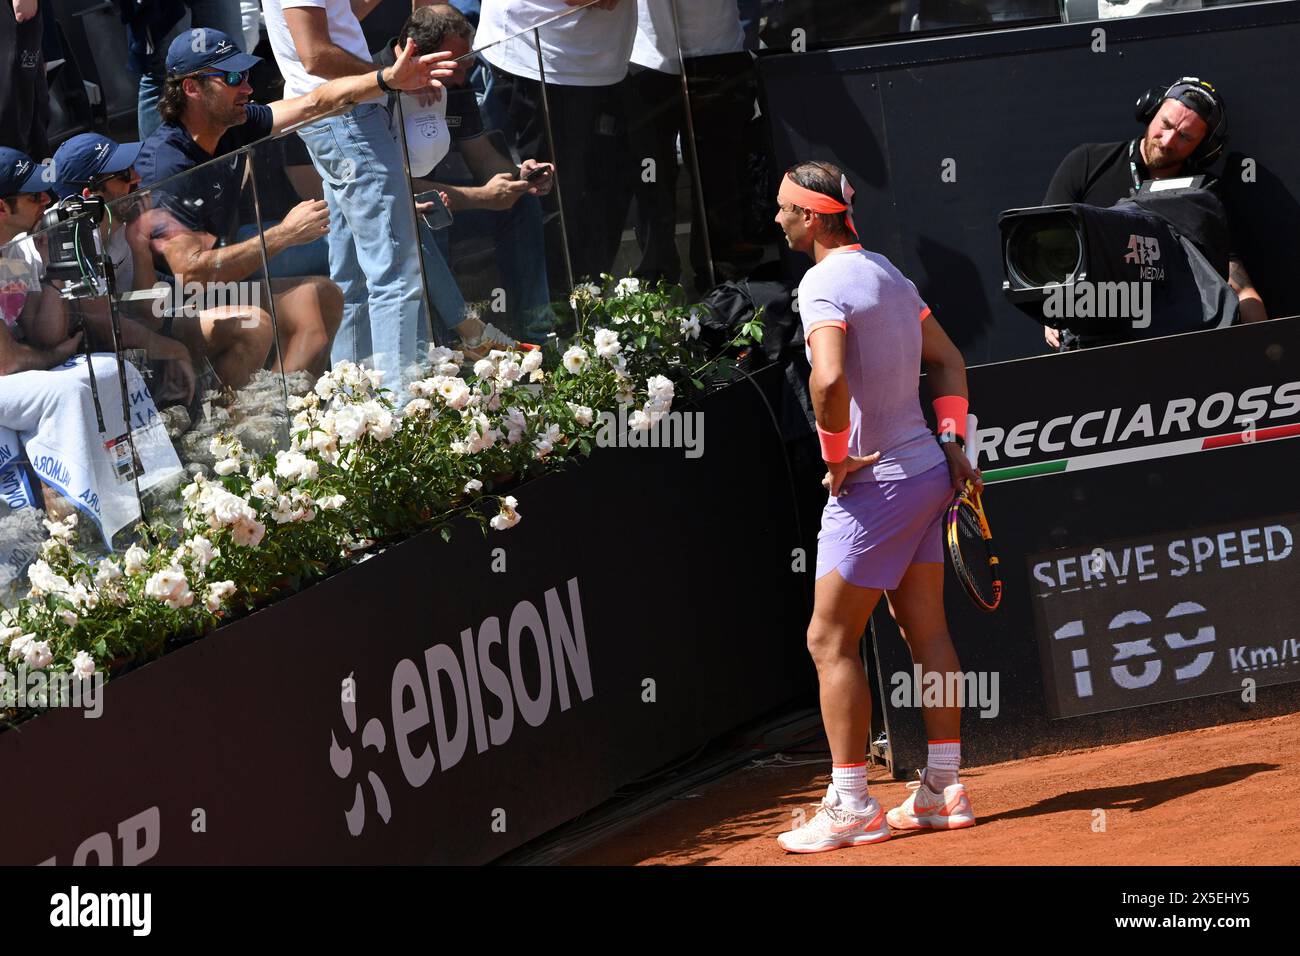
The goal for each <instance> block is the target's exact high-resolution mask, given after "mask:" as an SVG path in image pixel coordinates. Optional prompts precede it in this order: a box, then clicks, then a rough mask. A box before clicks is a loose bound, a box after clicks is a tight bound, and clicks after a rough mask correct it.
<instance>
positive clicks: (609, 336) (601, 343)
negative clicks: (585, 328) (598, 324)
mask: <svg viewBox="0 0 1300 956" xmlns="http://www.w3.org/2000/svg"><path fill="white" fill-rule="evenodd" d="M593 341H594V342H595V344H596V354H597V355H599V356H600V357H601V358H612V357H613V356H615V355H617V354H618V353H619V350H620V349H621V348H622V346H621V345H620V344H619V341H618V333H617V332H615V331H614V330H613V329H597V330H596V336H595V338H594V340H593Z"/></svg>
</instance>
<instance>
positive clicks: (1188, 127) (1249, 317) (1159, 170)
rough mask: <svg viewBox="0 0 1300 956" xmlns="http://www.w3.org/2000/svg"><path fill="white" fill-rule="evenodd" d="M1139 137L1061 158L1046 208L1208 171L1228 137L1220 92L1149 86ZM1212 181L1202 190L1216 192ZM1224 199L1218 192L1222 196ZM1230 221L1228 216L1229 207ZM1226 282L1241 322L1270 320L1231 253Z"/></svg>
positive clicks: (1050, 337)
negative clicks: (1237, 303) (1238, 309)
mask: <svg viewBox="0 0 1300 956" xmlns="http://www.w3.org/2000/svg"><path fill="white" fill-rule="evenodd" d="M1136 112H1137V118H1138V120H1139V122H1142V123H1145V124H1146V130H1145V132H1144V133H1143V135H1142V136H1141V137H1139V138H1137V139H1132V140H1127V141H1124V142H1118V143H1084V144H1082V145H1079V146H1076V147H1075V148H1074V149H1073V150H1071V151H1070V152H1069V154H1068V155H1067V156H1066V157H1065V158H1064V159H1063V160H1062V161H1061V164H1060V166H1058V167H1057V170H1056V172H1055V173H1054V174H1053V175H1052V181H1051V184H1050V185H1049V186H1048V187H1047V195H1045V196H1044V197H1043V205H1045V206H1051V205H1057V204H1064V203H1086V204H1087V205H1090V206H1103V207H1108V206H1113V205H1114V204H1115V203H1117V202H1119V201H1120V200H1121V199H1126V198H1128V197H1129V196H1131V195H1133V194H1134V193H1135V192H1136V191H1137V189H1138V187H1139V186H1140V185H1141V184H1142V183H1143V182H1145V181H1146V180H1149V179H1156V180H1159V179H1169V178H1172V177H1177V176H1193V175H1208V174H1207V170H1208V168H1209V167H1210V166H1211V165H1212V164H1213V163H1214V161H1215V160H1216V159H1218V158H1219V155H1220V154H1221V153H1222V152H1223V147H1224V145H1225V143H1226V140H1227V136H1228V118H1227V109H1226V106H1225V104H1224V100H1223V97H1222V95H1221V94H1220V93H1219V92H1218V91H1217V90H1216V89H1215V88H1214V87H1213V86H1212V85H1211V84H1209V83H1208V82H1205V81H1204V80H1199V79H1197V78H1195V77H1182V78H1180V79H1179V80H1178V82H1176V83H1174V84H1173V85H1172V86H1169V87H1167V88H1153V89H1151V90H1149V91H1148V92H1147V93H1146V94H1145V95H1144V96H1143V97H1142V98H1141V99H1140V100H1139V101H1138V106H1137V111H1136ZM1217 182H1218V180H1217V178H1215V177H1213V176H1209V177H1208V181H1207V183H1206V186H1205V188H1207V189H1210V190H1211V191H1214V192H1216V194H1218V190H1217V188H1216V186H1217ZM1222 198H1223V196H1222V195H1220V199H1222ZM1228 212H1229V219H1231V210H1229V211H1228ZM1228 282H1229V284H1230V285H1231V287H1232V290H1233V291H1234V292H1235V293H1236V294H1237V298H1238V300H1239V303H1240V306H1239V308H1240V313H1241V320H1242V321H1243V322H1261V321H1263V320H1265V319H1267V318H1268V313H1267V312H1266V311H1265V309H1264V302H1263V299H1261V298H1260V295H1259V292H1258V291H1257V290H1256V289H1255V287H1254V285H1253V283H1252V282H1251V280H1250V276H1249V274H1247V272H1246V267H1245V265H1244V264H1243V263H1242V261H1241V258H1240V256H1238V255H1236V254H1235V253H1230V254H1229V262H1228ZM1044 338H1045V339H1046V341H1047V344H1048V345H1049V346H1051V347H1052V348H1054V349H1057V348H1062V347H1063V346H1062V341H1063V340H1064V343H1065V345H1064V347H1065V348H1069V347H1071V336H1070V334H1069V333H1068V332H1067V333H1066V334H1065V336H1064V337H1062V335H1061V333H1060V332H1058V330H1056V329H1053V328H1046V329H1045V330H1044Z"/></svg>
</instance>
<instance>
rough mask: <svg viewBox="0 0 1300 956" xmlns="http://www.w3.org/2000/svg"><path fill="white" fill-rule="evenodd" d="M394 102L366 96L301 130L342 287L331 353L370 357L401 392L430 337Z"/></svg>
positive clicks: (346, 357)
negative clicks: (407, 370) (406, 372)
mask: <svg viewBox="0 0 1300 956" xmlns="http://www.w3.org/2000/svg"><path fill="white" fill-rule="evenodd" d="M389 123H390V120H389V114H388V108H387V107H386V106H382V105H380V104H378V103H365V104H362V105H361V106H358V107H357V108H356V109H354V110H353V111H352V112H351V113H348V114H346V115H344V116H335V117H331V118H329V119H325V120H321V121H320V122H319V123H313V124H312V125H310V126H307V127H305V128H303V129H301V130H299V131H298V135H299V136H300V137H302V141H303V142H304V143H305V144H306V146H307V151H308V152H309V153H310V154H311V158H312V163H313V164H314V165H315V166H316V170H317V172H319V173H320V175H321V179H322V180H323V181H324V186H325V202H326V204H327V205H328V206H329V214H330V231H329V260H330V278H331V279H333V280H334V282H335V283H337V284H338V286H339V288H340V289H341V290H342V292H343V322H342V324H341V325H340V326H339V331H338V335H337V336H335V338H334V347H333V349H332V350H331V352H330V357H331V358H332V359H333V360H334V361H335V362H339V361H343V360H348V361H352V362H359V361H361V360H363V359H366V358H372V359H373V362H374V366H375V368H377V369H380V370H381V371H383V372H384V383H385V385H387V386H388V387H389V388H391V389H393V390H394V391H397V389H398V387H399V385H400V383H401V371H402V369H403V368H404V367H405V366H406V365H408V364H409V363H411V362H414V361H415V360H416V358H417V357H418V352H417V348H418V340H419V339H421V338H424V339H427V338H428V323H427V321H425V320H424V317H423V315H422V312H423V309H422V296H421V292H420V261H419V255H418V254H417V252H416V242H417V241H418V240H417V238H416V226H415V218H414V216H413V215H412V214H411V212H410V200H409V198H407V197H409V196H410V192H411V186H410V183H409V182H408V181H407V178H406V170H405V165H404V164H403V161H402V150H401V147H400V146H399V145H398V143H397V140H396V139H394V137H393V133H392V131H391V129H390V127H389Z"/></svg>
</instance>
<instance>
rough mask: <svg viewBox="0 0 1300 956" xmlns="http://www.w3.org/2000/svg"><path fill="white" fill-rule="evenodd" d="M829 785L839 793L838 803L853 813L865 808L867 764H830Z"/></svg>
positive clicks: (860, 811) (867, 798) (867, 797)
mask: <svg viewBox="0 0 1300 956" xmlns="http://www.w3.org/2000/svg"><path fill="white" fill-rule="evenodd" d="M831 786H833V787H834V788H835V792H836V793H838V794H839V795H840V805H841V806H842V807H844V808H846V809H848V810H852V811H853V812H854V813H862V812H863V811H864V810H866V809H867V801H868V800H869V799H871V798H870V797H869V796H868V795H867V765H866V763H853V764H847V765H841V764H832V765H831Z"/></svg>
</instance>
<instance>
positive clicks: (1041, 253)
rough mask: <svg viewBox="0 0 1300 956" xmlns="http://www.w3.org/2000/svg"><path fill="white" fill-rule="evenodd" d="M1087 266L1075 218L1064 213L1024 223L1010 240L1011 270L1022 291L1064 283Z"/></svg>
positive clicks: (1008, 248)
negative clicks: (1028, 288)
mask: <svg viewBox="0 0 1300 956" xmlns="http://www.w3.org/2000/svg"><path fill="white" fill-rule="evenodd" d="M1082 264H1083V244H1082V243H1081V242H1080V240H1079V230H1078V228H1077V226H1076V225H1075V221H1074V218H1073V217H1072V216H1067V215H1065V214H1063V213H1052V214H1051V215H1046V216H1031V217H1027V218H1025V219H1021V220H1020V221H1019V222H1017V223H1015V225H1013V226H1012V228H1011V235H1010V236H1008V237H1007V266H1008V267H1009V268H1010V270H1011V273H1012V275H1013V276H1014V277H1015V279H1016V281H1017V282H1018V283H1019V284H1020V285H1021V286H1022V287H1030V288H1038V287H1041V286H1045V285H1047V284H1048V283H1053V282H1055V283H1064V282H1066V281H1068V280H1069V278H1070V277H1071V276H1073V275H1075V274H1077V273H1078V271H1079V268H1080V266H1081V265H1082Z"/></svg>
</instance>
